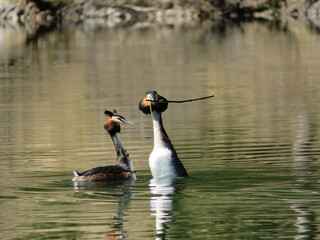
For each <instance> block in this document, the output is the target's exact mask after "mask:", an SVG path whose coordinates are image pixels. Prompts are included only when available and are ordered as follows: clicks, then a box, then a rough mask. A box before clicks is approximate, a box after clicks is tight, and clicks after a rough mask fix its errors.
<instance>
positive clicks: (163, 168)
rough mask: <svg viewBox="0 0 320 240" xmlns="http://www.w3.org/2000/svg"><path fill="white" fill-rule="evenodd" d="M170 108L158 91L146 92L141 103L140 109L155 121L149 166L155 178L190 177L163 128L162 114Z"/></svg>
mask: <svg viewBox="0 0 320 240" xmlns="http://www.w3.org/2000/svg"><path fill="white" fill-rule="evenodd" d="M167 107H168V102H167V99H165V98H164V97H162V96H160V95H159V94H158V93H157V92H156V91H149V92H146V96H145V97H144V98H142V99H141V100H140V102H139V109H140V110H141V111H142V112H143V113H145V114H151V116H152V121H153V137H154V145H153V150H152V152H151V154H150V156H149V165H150V169H151V173H152V176H153V177H154V178H162V177H188V173H187V171H186V169H185V168H184V166H183V164H182V163H181V161H180V159H179V157H178V155H177V152H176V150H175V149H174V147H173V145H172V143H171V141H170V139H169V137H168V134H167V133H166V130H165V129H164V127H163V123H162V116H161V113H162V112H164V111H165V110H166V109H167Z"/></svg>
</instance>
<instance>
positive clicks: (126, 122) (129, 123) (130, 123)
mask: <svg viewBox="0 0 320 240" xmlns="http://www.w3.org/2000/svg"><path fill="white" fill-rule="evenodd" d="M121 121H122V122H123V123H125V124H128V125H133V124H134V123H133V122H130V121H127V120H125V119H121Z"/></svg>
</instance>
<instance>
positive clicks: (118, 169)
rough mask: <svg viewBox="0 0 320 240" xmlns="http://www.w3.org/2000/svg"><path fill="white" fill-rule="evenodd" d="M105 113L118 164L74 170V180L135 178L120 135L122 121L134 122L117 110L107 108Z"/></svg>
mask: <svg viewBox="0 0 320 240" xmlns="http://www.w3.org/2000/svg"><path fill="white" fill-rule="evenodd" d="M104 114H105V115H106V116H107V120H106V123H105V125H104V129H105V130H106V131H107V132H108V133H109V134H110V136H111V139H112V141H113V144H114V147H115V150H116V153H117V161H116V165H111V166H105V167H96V168H92V169H90V170H87V171H85V172H83V173H79V172H77V171H76V170H74V171H73V173H74V175H75V177H74V178H73V179H72V181H114V180H126V179H135V173H134V170H133V165H132V162H131V159H130V157H129V154H128V153H127V151H126V150H125V149H124V147H123V145H122V143H121V141H120V138H119V136H118V134H119V133H120V124H121V123H125V124H133V123H132V122H130V121H127V120H126V119H125V118H124V117H123V116H121V115H119V114H118V113H117V111H116V110H113V112H110V111H108V110H106V111H105V112H104Z"/></svg>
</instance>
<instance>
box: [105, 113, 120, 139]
mask: <svg viewBox="0 0 320 240" xmlns="http://www.w3.org/2000/svg"><path fill="white" fill-rule="evenodd" d="M104 129H105V130H106V131H107V132H108V133H109V134H110V136H114V135H115V134H116V133H119V132H120V131H121V128H120V124H118V123H116V122H115V121H113V119H112V118H111V117H109V118H107V121H106V123H105V125H104Z"/></svg>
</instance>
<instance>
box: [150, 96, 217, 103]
mask: <svg viewBox="0 0 320 240" xmlns="http://www.w3.org/2000/svg"><path fill="white" fill-rule="evenodd" d="M213 97H214V95H210V96H206V97H201V98H193V99H187V100H178V101H174V100H167V101H154V100H150V99H147V101H149V102H158V103H185V102H193V101H199V100H204V99H207V98H213Z"/></svg>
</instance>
